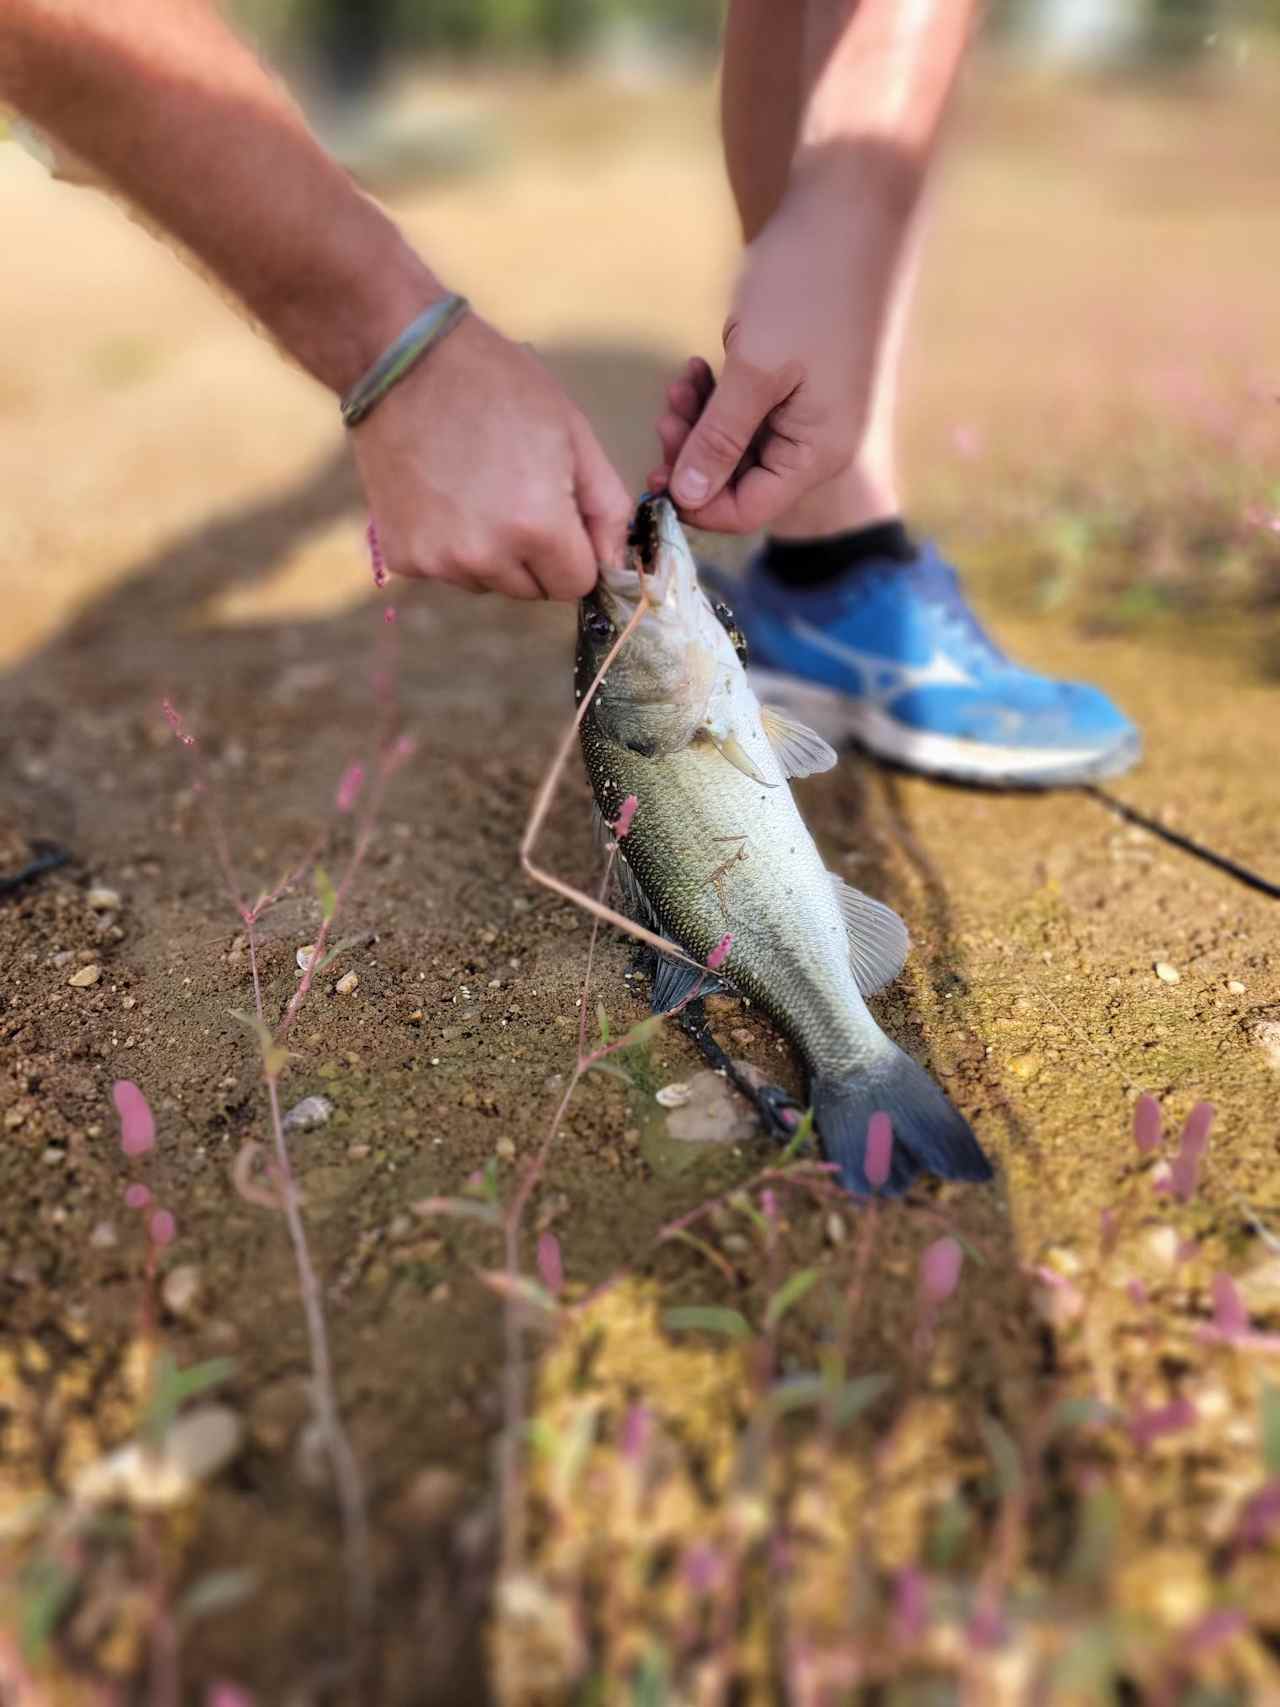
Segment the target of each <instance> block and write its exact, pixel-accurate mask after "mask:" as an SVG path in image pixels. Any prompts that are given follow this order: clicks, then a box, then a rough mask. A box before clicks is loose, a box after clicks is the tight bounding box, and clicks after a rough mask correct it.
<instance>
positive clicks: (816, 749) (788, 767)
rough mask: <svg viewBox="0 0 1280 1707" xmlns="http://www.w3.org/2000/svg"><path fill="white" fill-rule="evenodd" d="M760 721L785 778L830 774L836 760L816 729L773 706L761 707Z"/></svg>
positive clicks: (834, 752) (829, 745)
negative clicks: (786, 776) (822, 772)
mask: <svg viewBox="0 0 1280 1707" xmlns="http://www.w3.org/2000/svg"><path fill="white" fill-rule="evenodd" d="M760 721H761V722H762V723H763V724H764V732H765V734H766V735H767V736H768V737H769V745H770V746H771V747H772V748H773V750H774V752H775V753H776V754H777V755H778V763H779V764H780V765H781V766H782V768H783V770H784V771H785V772H786V774H787V775H788V776H816V775H817V774H818V772H819V771H829V770H830V769H831V768H832V766H833V765H834V764H835V763H836V761H837V759H838V758H839V754H838V753H837V752H836V750H835V748H834V747H833V746H832V745H831V743H830V742H829V741H824V740H823V739H822V736H821V735H819V734H818V733H817V731H816V730H814V729H810V728H809V726H808V724H806V723H800V722H798V721H797V719H796V718H794V717H792V716H791V714H790V713H789V712H786V711H783V710H782V709H781V708H780V707H778V706H776V705H765V706H761V708H760Z"/></svg>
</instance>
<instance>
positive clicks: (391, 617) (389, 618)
mask: <svg viewBox="0 0 1280 1707" xmlns="http://www.w3.org/2000/svg"><path fill="white" fill-rule="evenodd" d="M382 620H383V622H394V621H395V620H396V607H395V606H394V605H388V606H387V608H386V610H384V611H383V613H382Z"/></svg>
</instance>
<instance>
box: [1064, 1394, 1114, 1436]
mask: <svg viewBox="0 0 1280 1707" xmlns="http://www.w3.org/2000/svg"><path fill="white" fill-rule="evenodd" d="M1114 1415H1115V1409H1114V1407H1113V1406H1111V1405H1107V1404H1104V1403H1103V1401H1102V1400H1101V1399H1095V1398H1092V1397H1090V1396H1088V1395H1082V1396H1079V1397H1076V1398H1072V1399H1061V1400H1059V1402H1058V1404H1057V1405H1056V1406H1055V1408H1054V1412H1053V1422H1052V1425H1051V1428H1050V1433H1051V1434H1058V1433H1063V1434H1066V1433H1068V1432H1069V1431H1070V1430H1071V1429H1073V1428H1088V1427H1091V1426H1092V1425H1093V1424H1096V1423H1105V1422H1110V1421H1111V1419H1112V1417H1113V1416H1114Z"/></svg>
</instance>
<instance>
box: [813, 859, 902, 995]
mask: <svg viewBox="0 0 1280 1707" xmlns="http://www.w3.org/2000/svg"><path fill="white" fill-rule="evenodd" d="M827 876H828V877H829V878H830V879H831V887H832V888H833V889H834V890H835V895H836V906H837V907H839V909H840V917H841V918H842V919H843V920H844V928H845V930H846V931H847V932H848V933H849V964H850V966H852V968H853V975H854V977H855V978H856V979H857V982H858V989H859V990H860V991H861V992H862V994H863V995H864V996H874V995H875V993H876V991H877V990H883V989H884V987H885V985H886V984H891V983H892V982H893V980H894V979H895V978H896V977H897V976H898V974H899V972H901V971H902V968H903V966H904V965H905V964H906V960H907V950H908V949H909V948H910V947H911V938H910V937H909V936H908V935H907V927H906V926H905V925H904V924H903V922H902V920H901V919H900V918H899V917H898V915H897V914H896V913H895V912H894V910H893V908H892V907H886V906H885V904H884V902H883V901H873V900H872V899H871V897H870V895H864V894H863V893H862V891H861V890H860V889H851V888H850V887H849V885H848V884H847V883H846V882H845V880H844V878H843V877H839V876H837V874H836V873H835V872H834V871H829V872H828V873H827Z"/></svg>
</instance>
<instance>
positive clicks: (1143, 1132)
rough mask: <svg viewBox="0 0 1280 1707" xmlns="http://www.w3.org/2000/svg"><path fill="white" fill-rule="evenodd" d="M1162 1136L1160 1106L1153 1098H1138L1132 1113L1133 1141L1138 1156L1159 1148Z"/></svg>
mask: <svg viewBox="0 0 1280 1707" xmlns="http://www.w3.org/2000/svg"><path fill="white" fill-rule="evenodd" d="M1161 1135H1162V1128H1161V1121H1160V1104H1159V1103H1158V1102H1157V1101H1156V1099H1155V1098H1154V1097H1153V1096H1140V1097H1139V1098H1138V1102H1137V1106H1136V1107H1135V1108H1134V1111H1133V1139H1134V1143H1135V1144H1137V1146H1138V1154H1139V1155H1140V1156H1149V1155H1150V1154H1151V1152H1152V1151H1153V1150H1158V1149H1159V1148H1160V1138H1161Z"/></svg>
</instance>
